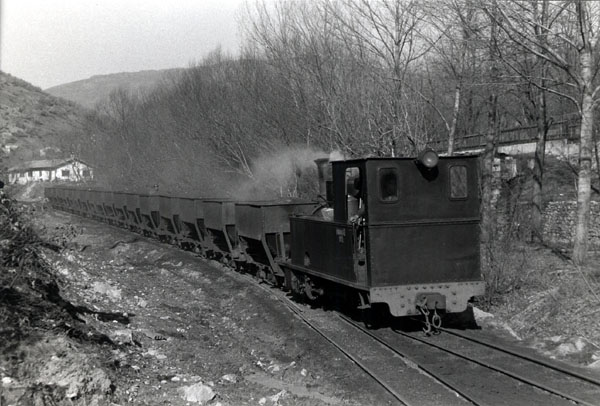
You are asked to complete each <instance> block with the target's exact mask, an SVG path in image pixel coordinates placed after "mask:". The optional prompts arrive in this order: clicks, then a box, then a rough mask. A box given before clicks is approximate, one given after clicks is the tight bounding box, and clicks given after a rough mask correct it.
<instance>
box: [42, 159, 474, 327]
mask: <svg viewBox="0 0 600 406" xmlns="http://www.w3.org/2000/svg"><path fill="white" fill-rule="evenodd" d="M316 163H317V167H318V174H319V179H318V181H319V194H320V196H321V197H323V200H324V201H326V204H322V205H319V206H317V204H316V203H315V202H313V201H305V200H285V201H270V202H256V201H255V202H240V201H233V200H227V199H202V198H188V197H173V196H160V195H152V194H137V193H126V192H116V191H112V192H111V191H103V190H86V189H77V188H67V187H54V188H47V189H46V196H47V198H48V199H49V201H50V203H51V205H52V206H53V207H55V208H56V209H59V210H64V211H68V212H72V213H74V214H77V215H82V216H86V217H90V218H93V219H97V220H101V221H105V222H107V223H110V224H114V225H117V226H121V227H124V228H128V229H131V230H134V231H137V232H140V233H143V234H145V235H147V236H153V237H156V238H158V239H160V240H163V241H168V242H171V243H175V244H178V245H180V246H181V247H183V248H185V249H194V250H198V251H200V252H201V253H202V254H203V255H204V256H206V257H208V258H215V259H219V260H223V261H224V262H229V263H232V264H235V265H236V267H237V268H238V269H240V268H241V269H242V270H244V271H249V272H253V273H256V274H257V276H259V277H260V278H263V279H266V280H268V281H270V282H272V283H274V284H276V285H279V286H282V285H283V286H285V288H286V289H289V290H291V291H292V292H293V293H294V294H295V295H298V296H302V297H304V298H307V299H308V300H316V299H318V298H321V297H325V298H329V297H331V298H334V297H337V299H339V300H340V301H341V302H348V303H356V304H357V306H358V307H359V308H363V309H370V313H379V312H381V313H384V312H385V313H389V314H391V315H392V316H395V317H402V316H411V315H417V314H419V313H422V314H424V315H427V314H428V313H429V310H432V311H433V312H432V313H434V314H435V312H437V311H440V312H441V313H456V312H461V311H464V310H465V309H466V308H467V303H468V301H469V300H470V299H471V298H472V297H473V296H477V295H481V294H483V292H484V282H483V281H482V278H481V270H480V248H479V207H480V199H479V172H478V158H477V157H476V156H460V157H438V156H437V155H436V154H435V153H434V152H433V151H427V152H426V153H423V154H421V155H420V156H419V157H418V158H416V159H415V158H375V157H372V158H361V159H350V160H342V161H331V162H330V161H329V160H328V159H321V160H317V161H316ZM324 203H325V202H324ZM375 308H377V310H374V309H375Z"/></svg>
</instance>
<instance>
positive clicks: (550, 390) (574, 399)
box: [393, 330, 598, 406]
mask: <svg viewBox="0 0 600 406" xmlns="http://www.w3.org/2000/svg"><path fill="white" fill-rule="evenodd" d="M393 331H394V332H395V333H396V334H399V335H401V336H404V337H406V338H410V339H412V340H415V341H418V342H420V343H423V344H426V345H429V346H431V347H433V348H437V349H438V350H440V351H444V352H447V353H449V354H452V355H454V356H455V357H458V358H462V359H464V360H466V361H470V362H472V363H475V364H477V365H480V366H482V367H485V368H488V369H491V370H492V371H496V372H499V373H501V374H504V375H507V376H509V377H511V378H513V379H516V380H517V381H520V382H523V383H525V384H527V385H531V386H534V387H536V388H538V389H541V390H543V391H545V392H548V393H551V394H553V395H556V396H560V397H562V398H564V399H567V400H570V401H572V402H575V403H578V404H581V405H585V406H598V405H597V404H593V403H589V402H588V401H586V400H583V399H579V398H577V397H575V396H572V395H570V394H568V393H564V392H562V391H560V390H557V389H554V388H551V387H549V386H547V385H544V384H543V383H540V382H537V381H535V380H533V379H529V378H527V377H524V376H522V375H520V374H517V373H514V372H511V371H508V370H506V369H504V368H501V367H497V366H494V365H492V364H490V363H487V362H483V361H480V360H478V359H475V358H473V357H469V356H467V355H464V354H461V353H459V352H457V351H454V350H451V349H448V348H444V347H442V346H440V345H437V344H435V343H432V342H430V341H428V340H424V339H422V338H418V337H414V336H412V335H410V334H406V333H404V332H402V331H398V330H393Z"/></svg>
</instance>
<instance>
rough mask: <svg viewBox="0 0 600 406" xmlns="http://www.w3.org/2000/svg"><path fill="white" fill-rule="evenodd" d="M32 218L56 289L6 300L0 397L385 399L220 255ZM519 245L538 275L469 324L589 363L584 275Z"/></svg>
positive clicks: (590, 277)
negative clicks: (212, 258) (210, 258)
mask: <svg viewBox="0 0 600 406" xmlns="http://www.w3.org/2000/svg"><path fill="white" fill-rule="evenodd" d="M34 216H35V217H34V218H35V225H36V228H37V229H38V230H39V232H40V234H41V235H42V236H43V238H44V240H46V241H53V242H54V243H56V244H58V245H60V246H61V247H62V248H61V249H60V250H53V249H50V248H44V247H41V250H42V253H43V259H44V260H45V262H46V263H48V264H49V265H50V268H51V271H50V274H49V275H48V278H50V279H51V278H54V280H56V281H57V285H56V289H51V288H47V289H45V290H43V292H45V293H43V294H40V301H39V302H37V301H36V300H33V301H29V302H27V303H16V301H13V302H11V301H9V300H7V301H6V303H9V304H12V305H14V306H15V309H17V307H18V308H24V307H26V306H29V307H30V311H29V313H27V314H28V315H25V314H21V313H18V312H16V311H15V313H11V314H13V317H12V319H11V318H10V317H9V318H8V319H9V320H12V321H13V322H14V323H13V324H11V326H12V327H10V328H4V329H3V328H2V327H0V337H1V338H3V339H4V341H3V343H2V344H0V350H1V356H0V378H1V379H2V385H1V388H0V391H1V392H0V405H2V406H4V405H11V404H14V405H17V404H33V405H53V404H57V405H58V404H67V405H125V404H139V405H145V404H147V405H163V404H164V405H193V404H209V405H245V404H248V405H380V404H386V403H387V401H388V400H387V398H384V397H380V396H382V395H378V394H379V393H380V392H381V391H380V390H379V389H378V388H377V387H374V386H372V385H373V384H372V383H370V381H369V380H366V379H365V377H364V375H362V373H361V372H360V371H359V370H358V369H357V368H356V367H355V366H354V365H352V364H351V363H350V362H349V361H347V360H346V359H345V358H343V357H342V356H340V354H338V353H336V352H335V351H334V350H333V349H331V347H330V346H329V344H327V343H326V342H324V341H323V340H322V339H321V338H320V337H319V336H317V335H316V334H315V333H313V332H312V331H311V330H308V329H307V328H306V327H305V326H304V325H303V324H302V323H301V322H300V321H298V320H297V319H296V318H295V317H293V316H292V314H291V313H290V312H289V311H288V310H286V309H285V308H284V307H283V306H281V305H280V304H279V302H278V301H277V300H275V298H274V297H272V296H269V295H266V294H265V292H264V291H263V290H261V289H259V288H258V287H256V286H254V285H252V284H249V283H248V281H247V280H245V279H244V277H242V276H240V275H238V274H236V273H235V272H233V271H231V270H228V269H226V268H223V267H222V266H221V265H220V264H218V263H214V262H207V261H205V260H203V259H201V258H198V257H197V256H195V255H194V254H193V253H189V252H183V251H180V250H177V249H175V248H173V247H170V246H168V245H163V244H160V243H158V242H155V241H152V240H148V239H145V238H142V237H138V236H136V235H134V234H130V233H127V232H125V231H123V230H120V229H117V228H114V227H110V226H107V225H104V224H99V223H94V222H91V221H87V220H84V219H80V218H78V217H75V216H70V215H68V214H64V213H59V212H54V211H52V210H38V211H37V212H36V213H35V214H34ZM523 255H526V256H527V257H528V258H529V259H531V257H533V256H537V257H539V258H540V260H539V261H537V262H536V261H534V263H537V264H538V265H537V267H538V268H540V269H541V271H540V269H537V268H530V269H529V270H528V271H527V272H530V273H531V277H530V278H529V279H527V278H526V279H525V280H526V281H530V282H529V283H525V284H522V285H521V286H519V288H518V289H514V290H513V291H511V292H507V294H506V295H505V297H503V298H502V299H501V300H500V299H498V300H495V301H493V302H492V303H491V305H490V307H489V308H486V310H488V313H484V312H482V311H480V310H478V309H476V310H475V313H476V315H477V317H478V322H479V323H480V325H482V326H483V327H484V328H495V329H498V331H499V332H502V333H503V334H509V335H512V337H513V338H514V339H519V340H521V341H522V342H524V343H526V344H527V345H531V346H534V347H535V348H538V349H539V350H540V351H542V352H544V353H545V354H547V355H548V356H551V357H555V358H559V359H563V360H566V361H568V362H573V363H578V364H580V365H589V366H590V367H595V368H599V367H600V365H599V363H600V362H599V361H598V360H599V359H600V347H598V344H599V343H598V342H597V337H600V335H599V333H600V325H599V322H598V319H599V315H600V312H598V309H600V301H597V296H596V294H597V293H598V292H599V290H598V283H597V279H596V277H597V276H598V275H597V274H596V273H595V272H596V271H594V269H584V270H581V269H578V268H576V267H574V266H572V265H571V264H570V263H569V262H568V261H565V260H564V259H562V258H560V257H559V256H556V255H554V254H552V253H551V251H550V250H547V249H545V248H534V247H526V251H525V252H524V253H523ZM8 272H12V273H13V274H14V275H15V277H14V278H15V281H17V279H18V275H17V274H16V269H14V268H13V269H9V270H8ZM540 272H543V273H540ZM540 275H543V278H542V277H540ZM30 283H31V282H30ZM35 283H40V282H35ZM16 285H18V283H15V286H16ZM44 286H45V285H44ZM48 286H53V285H52V284H50V283H48ZM26 288H27V287H22V288H20V289H21V291H22V290H23V289H26ZM6 292H12V291H11V290H5V292H4V294H7V293H6ZM18 292H19V290H17V291H15V293H14V294H15V295H16V294H17V293H18ZM586 292H587V294H586ZM1 294H3V293H2V292H0V295H1ZM570 294H573V297H572V298H571V300H570V301H569V302H568V303H567V306H568V307H567V308H565V307H566V306H565V305H564V303H563V302H562V300H563V298H564V297H569V295H570ZM42 298H45V299H48V300H50V301H51V303H52V305H50V304H44V305H43V306H42V305H41V304H40V303H46V302H43V301H42ZM559 299H560V300H559ZM36 306H37V307H36ZM9 310H10V309H9ZM31 314H37V315H38V316H39V317H37V318H36V317H33V316H31ZM15 318H16V319H15ZM15 320H16V321H15Z"/></svg>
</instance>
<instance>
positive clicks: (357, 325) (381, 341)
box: [337, 313, 480, 406]
mask: <svg viewBox="0 0 600 406" xmlns="http://www.w3.org/2000/svg"><path fill="white" fill-rule="evenodd" d="M337 316H338V317H339V318H340V319H341V320H343V321H345V322H346V323H348V324H350V325H351V326H352V327H354V328H356V329H358V330H360V331H362V332H363V333H364V334H366V335H368V336H369V337H371V338H373V339H374V340H375V341H377V342H378V343H379V344H381V345H383V346H384V347H386V348H387V349H389V350H390V351H392V352H394V353H396V354H397V355H399V356H400V357H402V358H403V359H405V360H408V361H409V362H410V363H411V364H412V365H414V366H416V367H417V368H418V369H420V370H421V371H423V372H425V373H426V374H427V375H428V376H430V377H431V378H432V379H434V380H436V381H438V382H439V383H441V384H442V385H443V386H445V387H446V388H447V389H449V390H451V391H453V392H456V393H457V394H458V395H459V396H461V397H463V398H464V399H465V400H467V401H469V402H471V403H472V404H474V405H478V406H479V405H480V404H479V403H477V401H476V400H474V399H472V398H471V397H470V396H469V395H467V394H466V393H463V392H462V391H461V390H460V389H458V388H456V387H454V386H453V385H452V384H451V383H449V382H447V381H446V380H445V379H443V378H441V377H439V376H438V375H437V374H435V372H432V371H431V370H430V369H429V368H427V367H424V366H423V365H420V364H419V363H418V362H416V361H414V360H413V359H411V357H410V356H409V355H407V354H405V353H404V352H402V351H400V350H398V349H397V348H394V347H393V346H391V345H390V344H388V343H387V342H386V341H385V340H383V339H381V338H379V337H377V336H376V335H375V334H373V333H372V332H370V331H369V330H367V329H366V328H365V327H363V326H361V325H360V324H358V323H356V322H355V321H354V320H352V319H350V318H349V317H347V316H345V315H343V314H340V313H337Z"/></svg>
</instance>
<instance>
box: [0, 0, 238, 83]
mask: <svg viewBox="0 0 600 406" xmlns="http://www.w3.org/2000/svg"><path fill="white" fill-rule="evenodd" d="M243 6H244V0H0V70H2V71H4V72H7V73H10V74H11V75H13V76H16V77H18V78H20V79H23V80H25V81H27V82H30V83H32V84H33V85H35V86H39V87H41V88H42V89H46V88H48V87H52V86H56V85H59V84H63V83H68V82H73V81H76V80H81V79H87V78H89V77H90V76H93V75H99V74H108V73H117V72H137V71H140V70H150V69H166V68H177V67H186V66H189V65H190V64H191V63H193V62H197V61H200V60H201V59H202V57H203V56H205V55H206V54H207V53H209V52H210V51H212V50H214V49H215V48H216V47H218V46H221V48H222V49H223V51H225V52H229V53H232V54H235V53H237V52H238V50H239V46H240V45H239V44H240V42H241V40H240V34H239V28H238V21H239V17H240V16H241V14H242V9H243Z"/></svg>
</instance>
